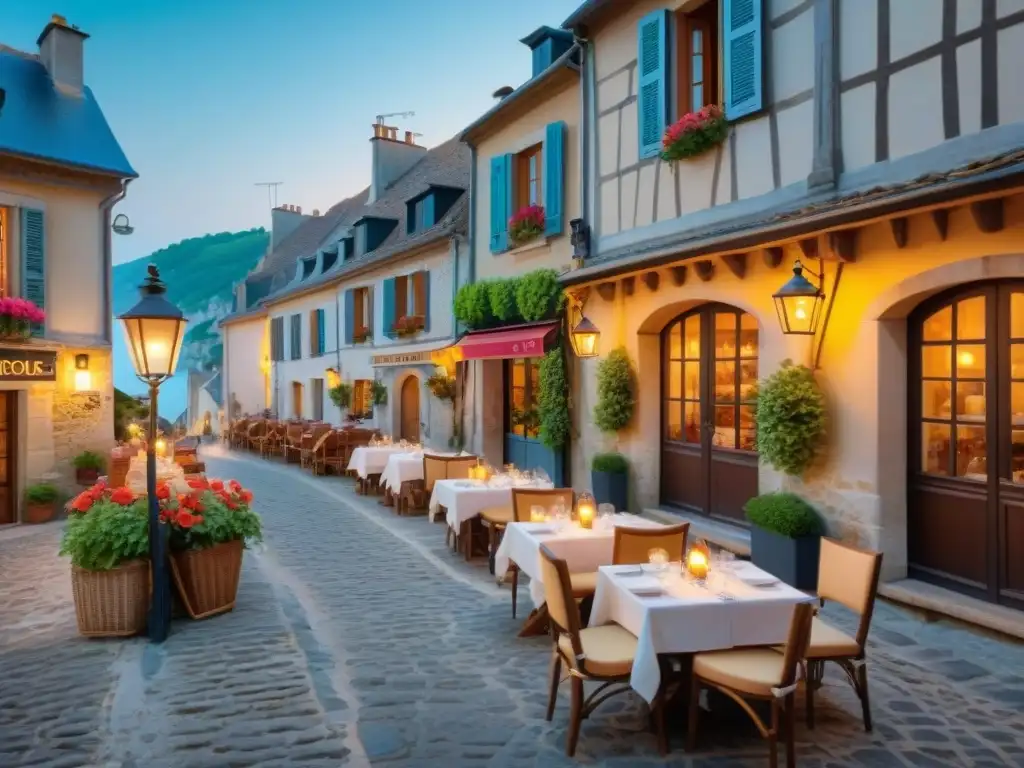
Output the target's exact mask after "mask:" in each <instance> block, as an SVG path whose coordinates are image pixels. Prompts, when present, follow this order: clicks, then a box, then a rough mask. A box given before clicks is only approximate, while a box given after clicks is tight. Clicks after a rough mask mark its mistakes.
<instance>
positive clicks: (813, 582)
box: [750, 525, 821, 590]
mask: <svg viewBox="0 0 1024 768" xmlns="http://www.w3.org/2000/svg"><path fill="white" fill-rule="evenodd" d="M820 550H821V537H820V536H801V537H800V538H797V539H791V538H789V537H788V536H782V535H781V534H778V533H775V532H774V531H768V530H765V529H764V528H761V527H760V526H757V525H752V526H751V527H750V558H751V560H753V562H754V565H756V566H757V567H758V568H760V569H762V570H764V571H767V572H768V573H770V574H772V575H773V576H777V577H778V578H779V579H781V580H782V581H784V582H786V583H787V584H789V585H790V586H792V587H796V588H797V589H803V590H814V589H817V587H818V556H819V552H820Z"/></svg>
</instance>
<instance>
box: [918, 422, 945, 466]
mask: <svg viewBox="0 0 1024 768" xmlns="http://www.w3.org/2000/svg"><path fill="white" fill-rule="evenodd" d="M921 471H922V472H927V473H928V474H930V475H948V474H949V425H948V424H922V425H921Z"/></svg>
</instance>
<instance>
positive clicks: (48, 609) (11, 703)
mask: <svg viewBox="0 0 1024 768" xmlns="http://www.w3.org/2000/svg"><path fill="white" fill-rule="evenodd" d="M207 468H208V473H209V474H210V475H211V476H222V477H235V478H237V479H238V480H239V481H241V482H242V483H243V484H244V485H245V486H247V487H249V488H251V489H252V490H253V492H254V493H255V495H256V501H257V508H258V509H259V511H260V512H261V513H262V514H263V517H264V523H265V527H266V534H267V542H266V545H265V546H264V547H262V548H261V549H260V550H258V551H255V552H252V553H249V554H248V555H247V557H246V564H245V569H244V572H243V580H242V585H241V588H240V593H239V600H238V604H237V606H236V608H235V610H234V612H232V613H230V614H228V615H226V616H223V617H219V618H216V619H213V620H210V621H206V622H192V623H190V622H188V621H187V620H179V621H176V622H175V624H174V628H173V634H172V636H171V638H170V639H169V640H168V641H167V643H166V644H165V645H164V646H162V647H155V646H150V645H148V644H147V643H146V642H145V640H144V639H141V638H140V639H135V640H131V641H127V642H125V641H121V642H117V641H86V640H83V639H80V638H78V637H77V635H76V631H75V624H74V613H73V609H72V606H71V594H70V579H69V577H68V565H67V563H66V562H64V561H62V560H60V559H58V557H57V556H56V551H57V545H58V540H59V535H60V529H59V527H58V526H55V525H51V526H45V527H42V528H37V529H29V528H22V529H14V530H7V531H3V532H0V766H2V767H3V768H14V767H15V766H30V765H31V766H53V767H54V768H57V767H65V766H66V767H68V768H70V767H72V766H104V767H108V766H109V767H110V768H134V767H135V766H137V767H138V768H164V767H165V766H166V767H167V768H170V767H172V766H173V767H175V768H191V767H192V766H196V767H197V768H198V767H200V766H304V767H308V768H316V767H317V766H339V765H351V766H365V765H389V766H390V765H394V766H544V768H547V767H548V766H559V765H574V764H577V763H578V764H591V765H619V766H648V765H651V766H654V765H678V766H715V767H716V768H717V767H719V766H721V767H722V768H724V767H725V766H730V767H737V768H738V767H740V766H748V765H749V766H762V765H765V764H766V754H767V753H766V749H765V746H764V744H763V742H761V741H760V740H759V739H758V738H757V735H756V732H755V731H754V729H753V727H752V726H751V725H749V723H748V722H747V721H746V720H744V719H743V718H742V717H741V716H740V715H739V714H738V713H737V714H733V713H731V712H730V711H729V708H725V711H724V712H722V713H721V715H719V714H718V710H720V709H721V707H716V715H714V716H712V715H709V716H707V717H705V718H704V724H705V730H704V731H703V735H702V742H701V750H700V752H698V753H695V754H693V755H688V754H687V753H685V752H684V751H683V749H682V738H681V733H682V727H683V724H682V722H681V721H679V719H678V718H676V721H675V722H670V728H672V730H673V731H674V733H673V739H672V747H673V751H672V753H671V755H669V757H668V758H667V759H662V758H659V757H658V755H657V750H656V747H655V742H654V738H653V736H652V735H651V734H650V733H648V721H647V717H646V714H645V708H644V707H642V706H640V705H639V703H638V699H637V698H636V697H634V696H633V695H631V694H630V695H627V696H624V697H620V698H617V699H613V700H612V701H611V702H609V703H607V704H605V705H604V706H602V707H600V708H599V709H598V710H597V711H596V712H595V713H594V715H593V716H592V717H591V718H590V719H589V720H588V721H585V722H584V726H583V729H582V734H581V738H580V746H579V751H578V753H577V758H576V760H568V759H566V758H565V756H564V744H565V730H566V722H567V715H568V699H567V696H564V695H563V697H562V699H561V700H560V701H559V704H558V708H557V709H556V712H555V718H554V721H553V722H552V723H548V722H546V721H545V720H544V709H545V686H546V673H547V662H548V642H549V641H548V640H547V639H546V638H536V639H530V640H523V639H519V638H517V637H516V633H517V631H518V629H519V627H520V624H521V621H522V616H521V617H520V619H519V620H515V619H513V618H512V617H511V612H510V608H509V603H510V599H509V592H508V589H507V588H505V589H499V588H498V587H496V586H495V585H494V582H493V580H492V579H491V578H490V577H489V576H488V574H487V571H486V563H485V562H483V561H481V562H479V563H473V564H465V563H464V562H463V561H462V559H461V558H460V557H457V556H455V555H452V554H450V553H449V552H448V551H447V550H446V549H445V547H444V535H443V529H442V528H441V527H440V526H437V525H431V524H429V523H428V522H426V520H424V519H423V518H398V517H397V516H395V515H394V513H393V512H392V511H391V510H388V509H385V508H383V507H381V506H379V505H378V504H377V501H376V500H375V499H364V498H360V497H357V496H356V495H355V494H354V492H353V491H352V484H351V483H350V482H349V481H345V480H339V479H324V478H312V477H310V476H308V474H302V473H300V472H299V471H298V470H297V469H295V468H291V467H283V466H280V465H271V464H268V463H266V462H260V461H258V460H253V459H251V458H249V457H223V456H221V457H215V456H212V455H211V456H208V457H207ZM827 613H828V615H829V618H830V619H832V620H833V621H835V622H836V623H840V624H844V625H845V626H847V627H850V626H852V624H851V623H850V620H849V617H845V616H843V615H842V614H840V613H837V612H835V611H833V610H832V609H830V610H829V611H828V612H827ZM869 669H870V676H871V685H872V691H871V693H872V703H873V710H874V715H875V724H876V725H875V731H874V732H873V733H872V734H866V733H864V732H863V729H862V727H861V725H860V716H859V704H858V703H857V702H856V699H855V698H854V697H853V695H852V693H851V692H850V691H849V690H848V689H847V687H846V686H845V685H844V684H843V683H842V680H841V679H840V673H839V672H838V670H836V669H834V668H833V669H830V670H829V671H828V673H827V677H826V689H825V690H824V691H823V692H822V693H821V694H820V695H819V698H818V701H819V704H820V708H819V718H818V727H817V728H816V729H815V730H814V731H808V730H807V729H806V727H805V726H804V725H803V723H802V720H801V722H800V723H799V724H798V726H797V740H798V757H799V765H801V766H806V767H807V768H823V767H824V766H868V767H869V768H884V767H885V766H951V767H955V768H963V767H965V766H979V768H980V767H982V766H1024V646H1021V645H1018V644H1013V643H1009V642H1006V641H1002V640H998V639H995V638H991V637H987V636H984V635H981V634H977V633H974V632H971V631H968V630H966V629H963V628H961V627H958V626H955V625H952V624H948V623H945V622H927V621H925V620H923V619H921V618H920V617H917V616H914V615H912V614H909V613H907V612H904V611H902V610H900V609H897V608H895V607H893V606H891V605H889V604H885V603H882V604H880V605H879V606H878V609H877V610H876V613H875V623H874V626H873V629H872V642H871V649H870V663H869ZM563 693H565V692H564V691H563Z"/></svg>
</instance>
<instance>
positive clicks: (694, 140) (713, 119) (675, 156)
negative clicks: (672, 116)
mask: <svg viewBox="0 0 1024 768" xmlns="http://www.w3.org/2000/svg"><path fill="white" fill-rule="evenodd" d="M728 135H729V124H728V122H727V121H726V119H725V115H724V113H723V112H722V109H721V107H719V106H717V105H716V104H709V105H707V106H705V107H702V108H701V109H699V110H698V111H696V112H688V113H686V114H685V115H683V116H682V117H681V118H679V120H677V121H676V122H674V123H672V125H670V126H669V127H668V129H667V130H666V131H665V135H664V136H663V137H662V140H661V159H662V160H665V161H666V162H674V161H676V160H686V159H688V158H691V157H697V156H698V155H701V154H703V153H705V152H707V151H708V150H710V149H714V148H715V147H717V146H718V145H719V144H721V143H722V142H723V141H725V137H726V136H728Z"/></svg>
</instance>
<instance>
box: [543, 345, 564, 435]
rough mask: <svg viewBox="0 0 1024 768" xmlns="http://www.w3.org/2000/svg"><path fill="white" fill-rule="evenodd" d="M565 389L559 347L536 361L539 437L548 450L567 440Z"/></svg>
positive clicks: (562, 363) (562, 359)
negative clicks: (537, 368)
mask: <svg viewBox="0 0 1024 768" xmlns="http://www.w3.org/2000/svg"><path fill="white" fill-rule="evenodd" d="M568 391H569V387H568V384H567V382H566V377H565V358H564V357H563V356H562V350H561V349H553V350H551V351H550V352H548V353H547V354H546V355H544V357H543V358H542V359H541V361H540V402H539V403H538V404H537V413H538V415H539V416H540V441H541V442H542V443H544V445H546V446H547V447H548V448H550V449H552V450H560V449H561V448H562V447H564V446H565V444H566V442H567V441H568V440H569V400H568V396H567V393H568Z"/></svg>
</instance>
